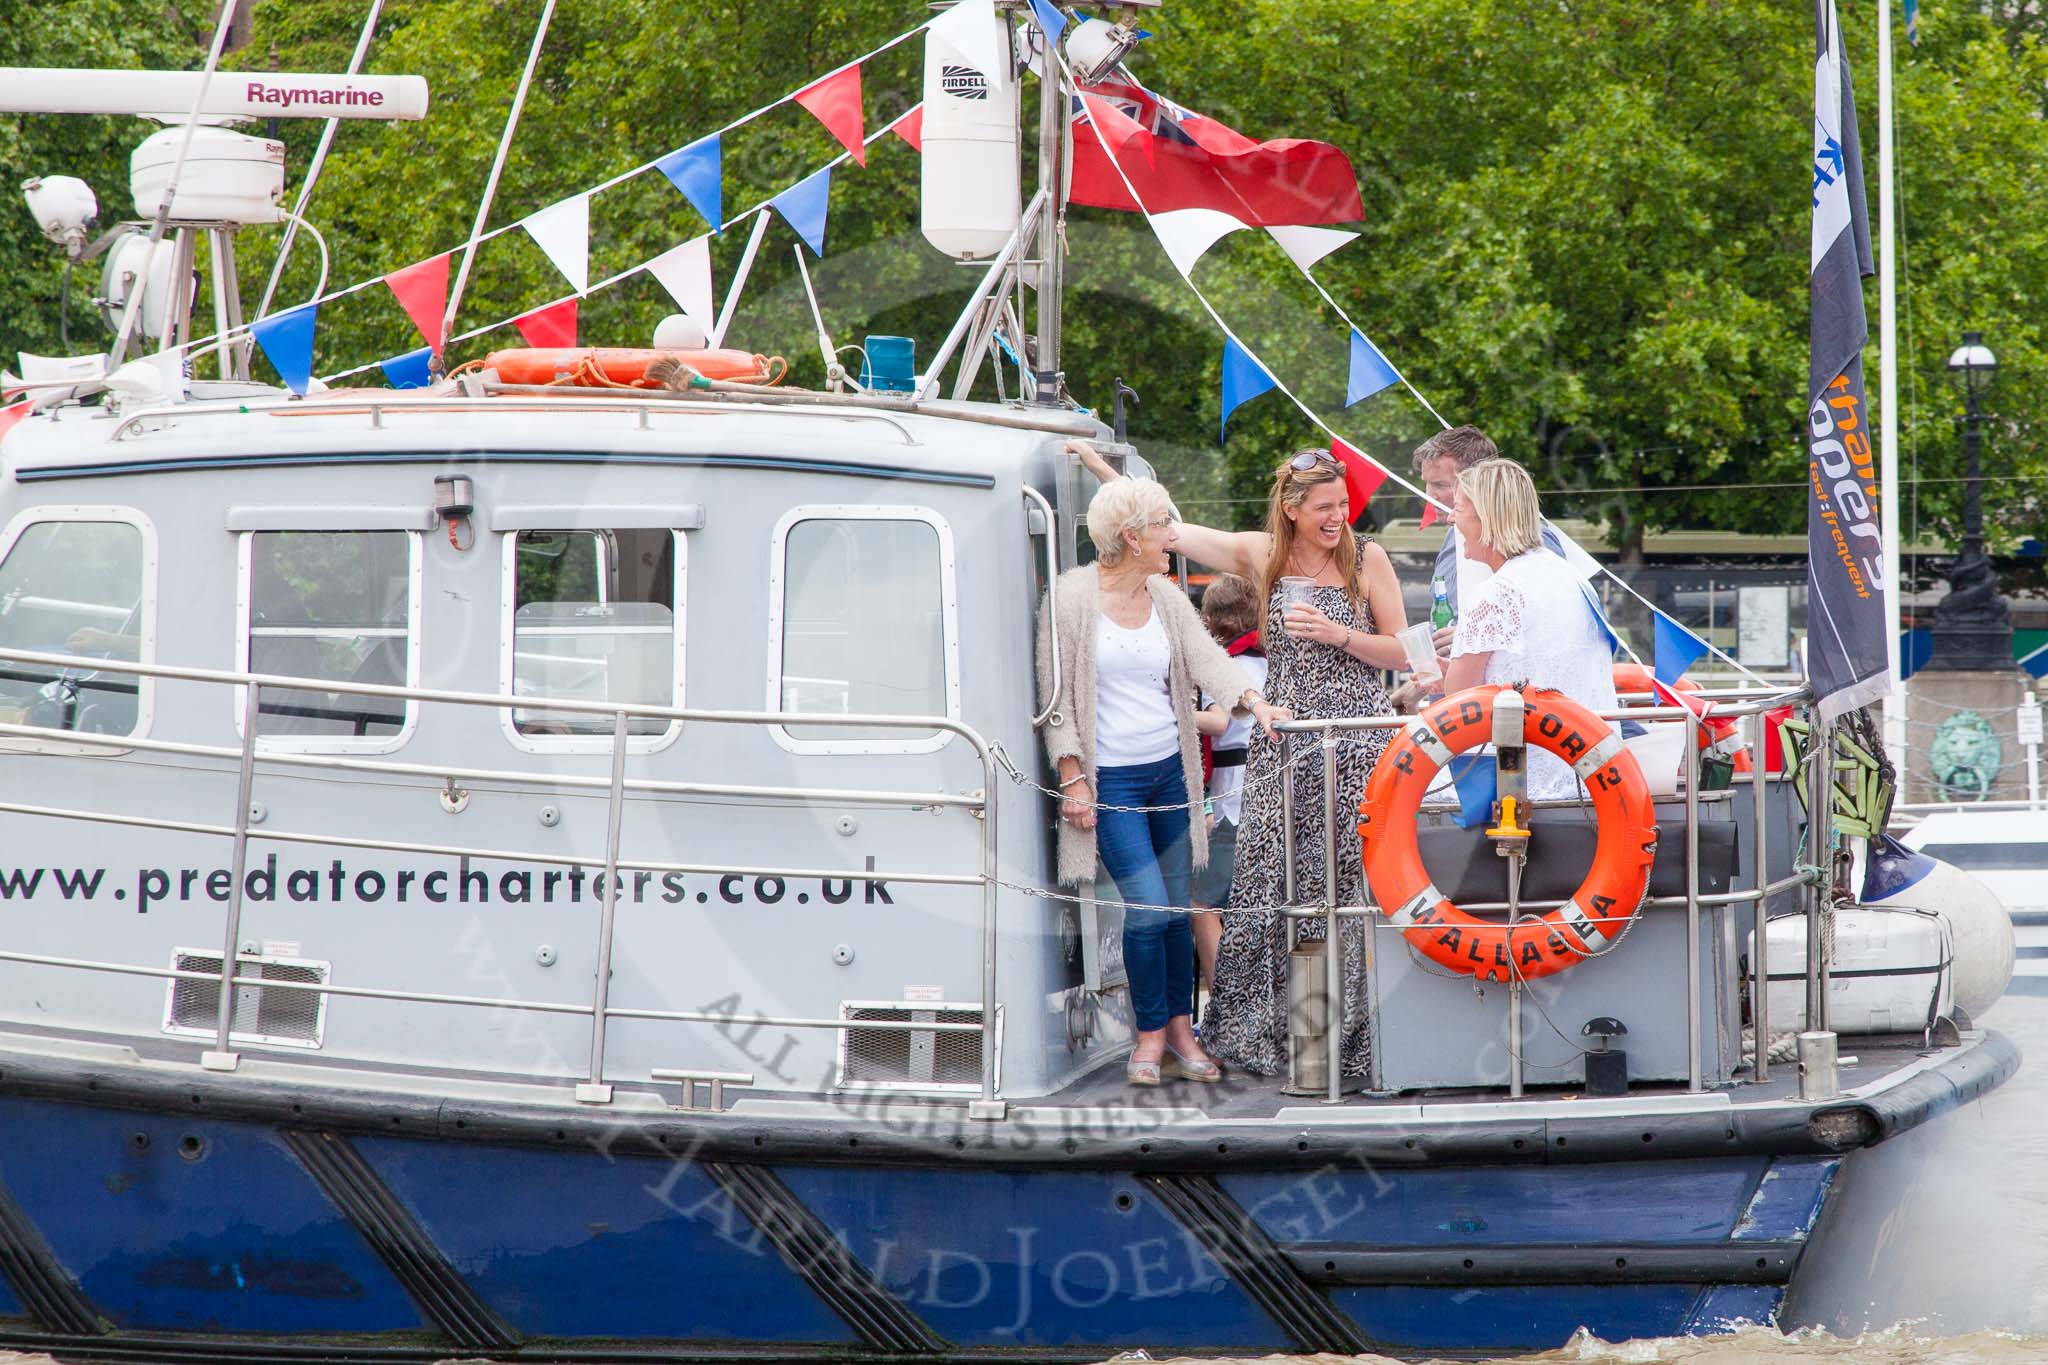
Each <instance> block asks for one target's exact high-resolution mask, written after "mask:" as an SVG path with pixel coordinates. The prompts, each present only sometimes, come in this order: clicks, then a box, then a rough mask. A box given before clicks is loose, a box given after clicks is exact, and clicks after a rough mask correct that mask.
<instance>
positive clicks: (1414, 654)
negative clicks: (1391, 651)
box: [1394, 621, 1442, 681]
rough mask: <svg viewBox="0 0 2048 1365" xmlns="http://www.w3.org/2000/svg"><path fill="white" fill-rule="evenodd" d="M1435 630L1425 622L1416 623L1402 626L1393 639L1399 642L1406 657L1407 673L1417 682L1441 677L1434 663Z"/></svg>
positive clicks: (1440, 671)
mask: <svg viewBox="0 0 2048 1365" xmlns="http://www.w3.org/2000/svg"><path fill="white" fill-rule="evenodd" d="M1435 635H1436V628H1435V627H1434V626H1432V625H1430V623H1429V622H1427V621H1417V622H1416V623H1415V624H1414V625H1412V626H1403V627H1402V628H1401V630H1400V631H1399V633H1397V634H1396V635H1395V636H1394V638H1395V639H1397V640H1399V641H1400V642H1401V649H1402V652H1403V653H1405V654H1406V655H1407V656H1408V671H1409V672H1410V673H1412V674H1414V675H1415V677H1416V679H1417V680H1418V681H1420V680H1423V679H1427V678H1435V677H1439V676H1441V675H1442V670H1441V669H1439V668H1438V667H1437V663H1436V644H1435V639H1434V637H1435Z"/></svg>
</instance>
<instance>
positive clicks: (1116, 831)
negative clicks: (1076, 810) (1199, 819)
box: [1095, 753, 1195, 1032]
mask: <svg viewBox="0 0 2048 1365" xmlns="http://www.w3.org/2000/svg"><path fill="white" fill-rule="evenodd" d="M1095 776H1096V791H1097V793H1098V795H1097V796H1096V800H1097V801H1099V802H1101V803H1102V804H1103V805H1105V806H1176V807H1179V809H1176V810H1156V811H1114V810H1105V811H1102V812H1100V813H1099V814H1098V815H1097V816H1096V820H1095V844H1096V847H1097V848H1098V849H1100V850H1101V852H1102V864H1103V866H1104V867H1106V868H1108V869H1109V875H1110V876H1111V877H1112V878H1113V879H1114V880H1115V882H1116V889H1117V894H1118V896H1119V897H1120V898H1121V899H1122V900H1123V901H1124V902H1125V903H1126V908H1125V910H1124V975H1125V977H1127V978H1128V979H1129V981H1130V985H1131V1009H1132V1012H1133V1013H1134V1014H1136V1015H1137V1024H1138V1027H1139V1028H1140V1029H1141V1030H1144V1031H1146V1032H1150V1031H1152V1030H1153V1029H1162V1028H1165V1027H1166V1024H1167V1021H1168V1020H1169V1019H1172V1018H1174V1017H1175V1016H1177V1015H1183V1014H1193V1013H1194V1010H1195V935H1194V931H1193V930H1192V929H1190V928H1189V927H1188V917H1187V912H1186V908H1185V907H1186V906H1187V904H1188V888H1189V885H1190V884H1191V883H1192V881H1193V879H1194V864H1193V860H1192V853H1191V850H1190V849H1189V847H1188V811H1187V805H1186V803H1187V799H1188V789H1187V781H1186V778H1185V777H1184V776H1183V774H1182V772H1181V766H1180V755H1179V754H1177V753H1176V754H1170V755H1168V756H1167V757H1165V758H1162V759H1160V760H1159V761H1158V762H1157V763H1135V764H1132V765H1131V766H1129V767H1120V768H1103V769H1101V770H1099V771H1098V772H1097V773H1096V775H1095ZM1152 906H1178V907H1181V908H1180V909H1176V910H1161V909H1150V908H1144V907H1152Z"/></svg>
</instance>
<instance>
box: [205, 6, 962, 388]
mask: <svg viewBox="0 0 2048 1365" xmlns="http://www.w3.org/2000/svg"><path fill="white" fill-rule="evenodd" d="M945 17H946V15H945V14H944V13H940V14H935V15H933V16H932V17H931V18H929V19H926V20H925V21H924V22H923V23H921V24H918V25H917V26H916V27H914V28H910V29H906V30H904V31H903V32H902V33H899V34H897V35H896V36H895V37H893V38H890V39H889V40H888V41H886V42H884V43H882V44H880V45H879V46H877V47H874V48H872V49H870V50H869V51H867V52H865V53H862V54H861V55H860V56H858V57H855V58H854V59H853V60H851V61H848V62H842V63H841V64H840V65H838V66H836V67H833V68H832V70H830V71H828V72H826V73H825V74H824V75H823V76H819V77H815V78H813V79H812V80H809V81H806V82H805V83H804V84H803V85H802V86H799V87H798V88H797V89H795V90H791V91H788V92H786V93H785V94H783V95H781V96H779V97H777V98H776V99H773V100H770V101H769V102H768V103H767V104H764V105H762V106H761V107H760V108H758V109H753V110H749V111H748V112H747V113H744V114H741V115H740V116H739V117H738V118H735V119H733V120H732V121H731V122H730V123H727V124H725V125H723V126H722V127H720V128H718V129H716V130H714V131H712V132H710V133H707V134H705V135H704V136H703V137H701V138H698V139H697V140H696V142H697V143H701V142H704V141H706V140H708V139H711V138H717V137H722V136H724V135H725V134H727V133H730V132H732V131H734V130H735V129H738V128H743V127H745V126H746V125H747V124H749V123H752V122H753V121H754V120H756V119H758V118H761V117H762V116H764V115H766V114H770V113H773V112H774V111H775V110H777V109H779V108H781V107H782V106H783V105H785V104H793V103H795V102H796V97H797V95H799V94H800V93H802V92H804V91H807V90H812V89H814V88H816V87H818V86H820V85H822V84H824V83H826V82H828V81H830V80H831V79H832V78H833V77H835V76H838V75H840V74H841V73H843V72H845V71H846V70H848V69H849V68H852V67H858V66H860V65H861V64H862V63H864V62H869V61H872V60H874V59H875V58H876V57H879V56H881V55H882V54H883V53H885V52H890V51H893V50H894V49H896V48H898V47H901V46H902V45H903V44H904V43H907V42H909V41H910V40H911V39H913V38H916V37H918V36H919V35H921V34H922V33H924V31H925V30H926V29H928V28H930V27H931V26H932V25H933V24H935V23H938V22H940V21H941V20H943V19H944V18H945ZM922 108H923V106H922V104H919V105H916V106H913V108H912V110H911V112H913V113H915V112H918V111H919V110H921V109H922ZM897 122H900V119H899V120H892V121H891V122H890V123H889V124H888V125H887V126H885V127H884V128H882V129H880V130H879V132H874V133H867V134H866V135H865V136H864V137H863V139H862V143H863V145H864V146H872V145H873V143H874V142H875V140H876V138H877V136H879V134H880V133H886V132H888V131H890V130H891V129H893V128H895V127H896V124H897ZM691 145H693V146H694V145H696V143H692V144H691ZM674 154H675V153H674V152H673V151H669V152H664V153H662V154H661V155H660V156H658V157H655V158H653V159H652V160H648V161H643V162H641V163H640V164H639V165H637V166H634V167H631V168H630V169H627V170H623V171H620V172H619V173H618V174H617V175H614V176H612V177H611V178H610V179H608V180H602V181H599V182H598V183H597V184H595V185H592V186H591V187H590V188H588V189H585V190H580V191H578V192H577V193H578V194H580V195H583V196H594V195H599V194H602V193H604V192H605V191H606V190H609V189H615V188H617V187H618V186H620V185H623V184H625V183H626V182H627V181H628V180H632V179H634V178H635V177H637V176H641V175H645V174H646V173H647V172H648V171H651V170H658V169H660V166H661V163H662V162H663V161H664V160H666V159H668V158H669V157H671V156H673V155H674ZM847 158H848V153H846V152H843V151H842V152H841V153H840V154H839V155H838V156H836V157H834V158H833V159H832V160H831V161H830V162H828V163H826V165H827V168H828V169H829V168H833V167H837V166H838V165H840V164H841V163H843V162H844V161H846V160H847ZM570 197H571V198H574V197H575V196H570ZM766 202H767V201H766V200H763V201H762V204H765V203H766ZM762 204H757V205H755V206H754V209H750V210H749V211H748V213H740V214H735V215H733V216H732V217H729V218H727V219H726V220H725V221H724V222H722V223H717V224H714V231H718V232H723V231H724V230H725V229H726V228H729V227H731V226H732V225H733V224H734V223H737V222H739V221H740V220H741V219H743V218H746V217H748V216H749V214H750V213H752V212H753V211H754V210H757V209H759V208H760V207H762ZM547 207H549V208H551V207H553V206H552V205H550V206H547ZM537 212H538V213H545V212H547V208H543V209H541V210H538V211H537ZM533 216H537V215H528V217H533ZM527 221H528V220H527V218H521V219H518V220H517V221H515V222H510V223H505V224H502V225H500V226H498V227H494V228H491V229H489V230H488V231H486V232H483V233H481V234H479V235H478V237H477V238H476V241H475V243H473V244H471V243H468V242H467V240H466V239H465V242H464V243H463V244H464V245H482V244H483V243H484V242H488V241H491V240H493V239H494V238H497V237H502V236H504V235H505V234H506V233H508V232H518V231H524V230H526V228H527ZM457 249H459V248H457V247H450V248H448V249H447V251H446V252H443V253H439V254H449V253H452V252H453V251H455V250H457ZM431 259H432V256H431V255H429V256H427V257H424V258H422V260H423V261H425V260H431ZM419 263H420V262H415V263H413V264H419ZM643 268H644V267H643V266H639V265H636V266H634V267H633V268H632V269H631V270H626V271H622V272H620V273H619V274H617V275H613V276H610V277H608V278H606V279H604V280H601V281H599V282H598V283H596V284H593V285H591V286H590V289H589V290H588V291H586V292H590V293H595V292H596V291H597V290H599V289H602V288H604V287H605V286H606V285H610V284H616V283H618V281H620V280H622V279H624V278H625V277H626V276H628V275H632V274H635V273H637V272H638V271H639V270H641V269H643ZM391 273H395V272H386V273H385V274H379V275H375V276H372V277H371V278H369V279H364V280H358V281H356V282H355V283H354V284H347V285H342V286H340V287H338V288H335V289H330V290H328V291H327V292H326V293H324V294H322V295H320V296H319V297H317V298H315V299H312V300H310V301H309V302H310V304H312V305H322V304H328V303H332V302H334V301H335V300H336V299H343V298H347V297H349V296H351V295H354V294H360V293H363V292H364V291H366V290H370V289H375V288H377V287H378V286H379V285H381V284H383V283H384V282H385V280H386V279H387V278H388V277H389V274H391ZM556 302H560V300H556ZM299 306H300V307H306V306H308V305H307V304H301V305H299ZM541 306H542V307H546V306H548V305H541ZM524 311H526V312H534V311H538V310H537V309H527V310H524ZM509 321H510V319H506V321H505V322H497V323H493V324H492V325H491V326H490V327H478V328H472V329H470V330H469V331H467V332H464V333H462V334H461V335H460V336H451V337H449V338H448V344H449V345H453V344H454V343H455V342H458V341H463V340H467V339H470V338H473V337H477V336H481V335H482V334H483V333H485V332H488V331H492V330H494V329H495V328H497V327H502V326H505V325H506V323H507V322H509ZM250 326H251V324H249V323H244V324H243V325H242V326H240V327H232V328H229V329H228V330H227V331H225V332H217V333H215V334H213V335H211V336H204V337H199V338H197V339H195V340H193V341H191V342H189V343H187V349H188V351H194V352H196V351H197V350H199V349H203V348H204V347H206V346H208V345H211V344H216V343H219V342H221V341H224V340H232V339H234V338H237V337H240V336H244V335H247V334H248V332H249V330H250ZM381 363H382V362H381V361H373V362H371V363H370V364H368V365H359V366H357V367H355V368H354V369H351V370H344V371H341V372H339V373H338V374H335V375H332V376H326V377H324V378H345V377H347V376H348V375H354V374H361V373H363V372H364V371H366V370H373V369H376V368H377V366H378V365H379V364H381Z"/></svg>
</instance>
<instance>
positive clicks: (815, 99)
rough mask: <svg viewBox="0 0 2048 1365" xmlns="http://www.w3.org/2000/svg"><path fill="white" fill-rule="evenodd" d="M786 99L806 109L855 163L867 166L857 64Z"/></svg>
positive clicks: (864, 123) (865, 134) (865, 138)
mask: <svg viewBox="0 0 2048 1365" xmlns="http://www.w3.org/2000/svg"><path fill="white" fill-rule="evenodd" d="M790 98H792V99H794V100H795V101H796V102H797V103H798V104H801V105H802V106H803V107H804V108H806V109H808V110H810V111H811V114H812V116H813V117H814V118H816V119H817V120H818V122H820V123H822V124H824V125H825V131H826V132H828V133H830V134H832V136H834V137H836V138H838V139H839V145H840V146H842V147H844V148H846V150H847V151H848V152H850V153H852V155H853V159H854V160H855V161H857V162H859V163H860V164H861V165H863V166H865V165H867V164H868V148H867V124H866V122H865V121H864V120H863V119H862V118H861V112H860V63H859V62H855V63H854V64H853V65H852V66H849V67H847V68H846V69H845V70H844V71H835V72H833V73H832V74H831V75H829V76H827V77H825V79H824V80H822V81H819V82H817V83H816V84H814V85H807V86H805V87H804V88H803V89H801V90H799V91H797V92H796V94H794V95H792V96H791V97H790Z"/></svg>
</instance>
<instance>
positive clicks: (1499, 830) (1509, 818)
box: [1486, 796, 1529, 839]
mask: <svg viewBox="0 0 2048 1365" xmlns="http://www.w3.org/2000/svg"><path fill="white" fill-rule="evenodd" d="M1486 837H1487V838H1489V839H1526V838H1528V837H1529V831H1528V830H1526V829H1523V828H1522V827H1521V826H1520V825H1518V824H1516V823H1515V798H1514V797H1512V796H1503V797H1502V798H1501V799H1500V823H1499V824H1498V825H1496V826H1494V827H1493V828H1492V829H1490V830H1488V831H1486Z"/></svg>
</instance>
